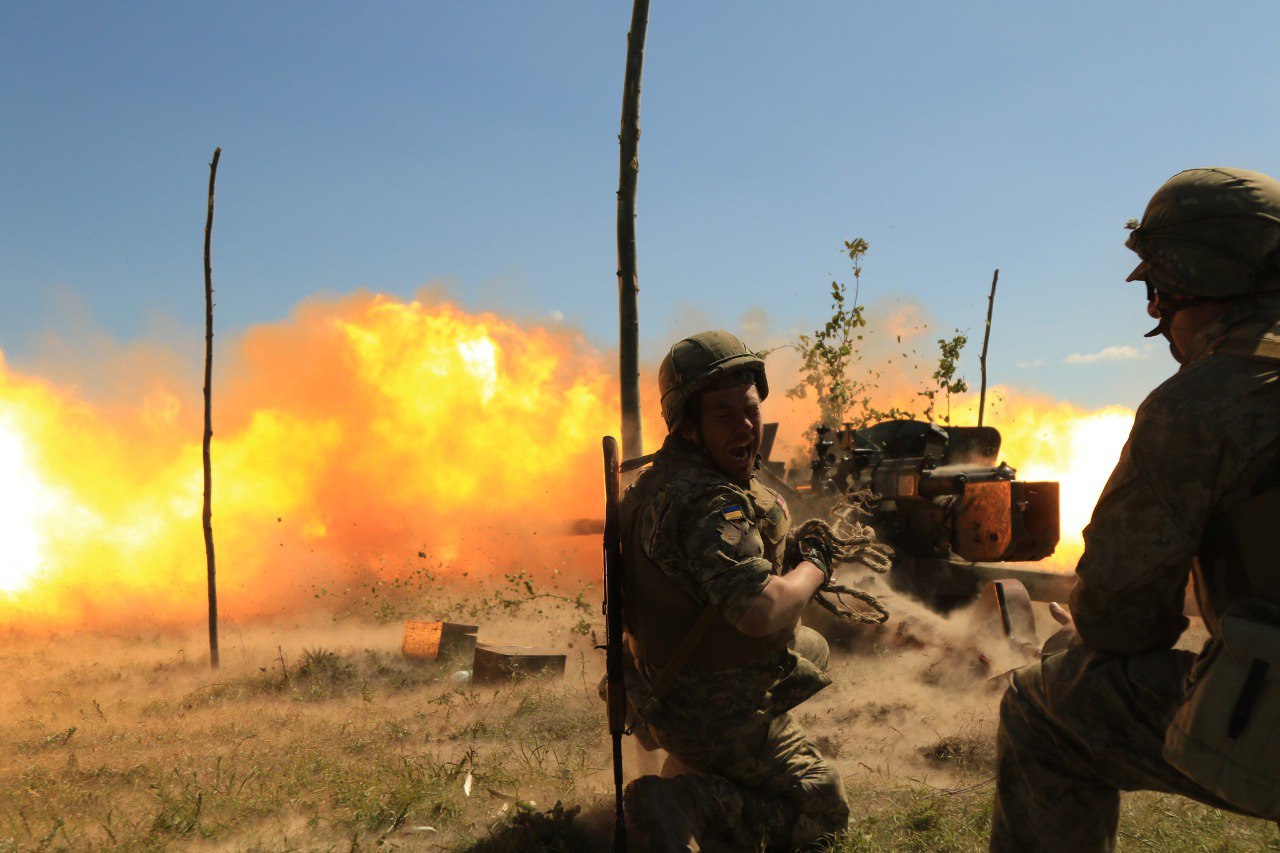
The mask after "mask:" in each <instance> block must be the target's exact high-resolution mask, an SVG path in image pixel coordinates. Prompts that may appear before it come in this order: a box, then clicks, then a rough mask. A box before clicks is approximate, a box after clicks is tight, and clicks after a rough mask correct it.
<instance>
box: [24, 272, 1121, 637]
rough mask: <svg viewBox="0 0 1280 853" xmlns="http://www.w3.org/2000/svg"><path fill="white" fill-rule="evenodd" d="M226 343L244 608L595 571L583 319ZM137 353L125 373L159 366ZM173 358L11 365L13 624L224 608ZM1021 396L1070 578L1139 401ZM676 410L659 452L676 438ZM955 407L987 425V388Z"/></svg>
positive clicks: (418, 310) (601, 402) (351, 316)
mask: <svg viewBox="0 0 1280 853" xmlns="http://www.w3.org/2000/svg"><path fill="white" fill-rule="evenodd" d="M222 347H223V350H225V351H223V352H221V353H220V358H221V361H220V362H219V365H218V367H217V369H216V371H215V379H214V430H215V432H214V441H213V447H212V456H213V468H214V471H213V521H214V535H215V540H216V544H217V565H218V587H219V603H220V610H221V611H222V612H223V613H224V614H225V615H226V616H228V617H230V618H233V619H244V618H252V617H256V616H265V615H272V614H279V613H283V612H288V611H290V610H296V609H298V608H300V606H302V605H303V603H304V602H312V601H313V599H314V596H315V593H316V592H317V591H318V590H323V589H325V588H335V587H337V588H341V587H343V586H352V585H358V584H361V583H364V582H366V581H368V580H369V579H371V578H382V579H392V578H396V577H404V576H406V575H407V574H408V573H409V572H411V571H413V569H414V568H415V567H419V566H422V565H423V564H422V563H421V562H420V561H421V560H424V559H425V560H426V561H428V562H427V564H426V565H428V566H429V567H430V569H431V571H433V572H436V573H439V574H440V575H442V576H445V577H448V578H450V579H453V580H456V581H457V582H459V583H463V582H469V583H477V584H484V583H485V582H486V581H489V580H492V579H494V578H497V577H500V575H501V574H502V573H506V572H514V571H530V572H533V573H535V574H536V573H540V572H541V573H546V572H548V571H550V570H557V571H563V572H565V573H566V574H567V575H569V576H571V577H575V578H582V579H588V578H594V574H595V572H596V571H598V566H599V542H598V541H597V540H596V539H595V538H594V537H571V536H564V535H559V534H560V533H561V532H562V531H563V530H564V529H565V525H564V522H565V521H566V520H569V519H575V518H583V517H587V518H592V517H599V515H600V510H601V469H600V451H599V440H600V437H601V436H602V435H605V434H608V433H612V434H615V435H616V434H617V430H618V426H617V424H618V415H617V413H618V398H617V380H616V376H615V373H614V369H613V360H612V358H611V357H609V356H608V354H605V353H601V352H599V351H597V350H595V349H594V348H592V347H591V346H590V345H589V344H588V343H587V342H586V341H585V339H584V338H583V336H582V335H581V334H580V333H578V332H574V331H572V330H567V329H565V328H563V327H561V326H558V325H553V326H539V325H534V324H527V323H516V322H515V321H513V320H511V319H507V318H503V317H499V316H497V315H493V314H470V313H467V312H465V311H462V310H461V309H459V308H457V307H455V306H453V305H451V304H448V303H442V302H428V301H426V300H422V301H412V302H403V301H398V300H395V299H392V298H389V297H386V296H378V295H372V294H368V293H360V294H356V295H352V296H348V297H345V298H341V299H330V300H311V301H308V302H305V303H303V304H302V305H301V306H300V307H299V308H298V309H297V310H296V311H295V312H294V314H293V316H292V317H290V318H289V319H288V320H286V321H284V322H281V323H276V324H270V325H264V326H259V327H255V328H253V329H251V330H249V331H248V332H247V333H246V334H244V335H243V336H242V337H241V338H239V339H237V340H235V341H233V342H231V343H230V344H227V343H224V344H222ZM151 355H152V356H154V353H151ZM154 360H155V359H154V358H152V359H151V361H154ZM124 361H125V362H127V364H125V365H124V366H123V367H122V368H121V369H120V371H119V372H120V373H123V374H129V375H130V376H133V375H134V374H137V373H139V372H142V373H146V372H147V371H146V370H145V369H143V370H141V371H140V370H139V367H138V365H139V364H140V363H148V362H146V360H145V359H141V358H138V357H136V355H135V356H134V357H131V358H128V359H124ZM774 369H775V368H774V366H773V365H772V363H771V370H774ZM777 369H778V370H779V372H780V373H782V374H785V373H787V372H789V371H788V370H787V369H786V368H785V366H783V365H779V366H778V367H777ZM152 372H154V373H155V375H154V376H151V375H148V376H143V377H141V378H138V379H137V381H133V382H131V384H130V389H131V391H130V393H128V394H123V395H116V396H118V397H124V398H126V399H124V400H123V401H122V400H120V399H112V400H110V401H108V402H107V403H100V402H99V403H90V402H87V401H86V400H85V399H84V398H83V395H82V394H80V393H79V392H78V391H77V389H76V388H75V387H73V386H68V385H65V384H54V383H52V382H50V381H48V380H45V379H42V378H39V377H36V376H30V375H24V374H22V373H20V372H19V371H17V370H14V369H12V368H10V367H9V366H7V365H6V364H5V362H4V361H3V359H2V358H0V626H5V625H7V626H18V625H21V626H26V627H42V628H72V627H84V626H94V625H98V626H104V625H105V626H118V625H136V624H184V623H191V622H196V621H198V620H200V619H201V618H202V617H203V614H204V608H205V607H206V601H205V554H204V544H203V538H202V532H201V522H200V507H201V490H202V477H201V462H200V454H201V447H200V436H201V424H202V418H203V412H202V405H203V400H202V399H201V396H200V388H199V382H198V381H195V382H191V381H189V380H188V381H183V380H180V379H179V378H175V377H173V376H170V375H168V374H166V373H165V372H164V371H162V370H160V369H159V368H158V367H157V368H156V369H155V370H154V371H152ZM192 372H194V371H192ZM792 381H794V380H792ZM648 382H649V384H651V379H650V380H648ZM775 384H776V385H777V386H778V387H787V386H788V385H789V384H790V382H788V381H787V379H786V378H785V376H780V377H779V379H777V380H775ZM1000 393H1001V394H1002V395H1003V397H1004V398H1005V401H1004V402H1003V403H1002V404H1001V407H1000V411H999V412H998V413H994V412H993V413H989V418H988V422H990V423H992V424H993V425H994V426H996V427H998V428H999V429H1000V430H1001V433H1002V435H1003V436H1004V448H1003V450H1002V456H1003V458H1005V459H1006V460H1008V461H1009V463H1010V464H1012V465H1014V466H1016V467H1017V468H1018V476H1019V478H1021V479H1027V480H1035V479H1053V480H1059V481H1060V482H1061V483H1062V492H1061V495H1062V531H1063V541H1062V543H1061V544H1060V546H1059V548H1058V552H1057V554H1055V556H1054V557H1053V558H1051V560H1049V561H1046V562H1045V564H1044V565H1045V567H1046V568H1049V567H1053V568H1058V569H1063V570H1070V569H1071V568H1072V567H1073V566H1074V564H1075V560H1076V559H1077V558H1078V556H1079V554H1080V550H1081V547H1082V546H1081V541H1080V536H1079V531H1080V529H1081V528H1082V527H1083V526H1084V524H1085V523H1086V522H1087V521H1088V517H1089V513H1090V511H1091V509H1092V506H1093V503H1094V501H1095V500H1096V498H1097V495H1098V492H1099V491H1100V490H1101V488H1102V485H1103V483H1104V482H1105V480H1106V477H1107V475H1108V473H1109V472H1110V470H1111V468H1112V466H1113V465H1114V464H1115V460H1116V457H1117V456H1118V454H1119V451H1120V447H1121V445H1122V444H1123V441H1124V438H1125V435H1126V434H1127V432H1128V429H1129V425H1130V424H1131V422H1132V413H1131V412H1129V411H1128V410H1126V409H1123V408H1120V407H1110V408H1106V409H1102V410H1099V411H1092V412H1090V411H1083V410H1080V409H1078V408H1075V407H1073V406H1071V405H1069V404H1067V403H1058V402H1053V401H1050V400H1046V399H1042V398H1036V397H1033V396H1028V395H1024V394H1015V393H1013V392H1011V391H1008V390H1003V391H1001V392H1000ZM779 398H781V395H779ZM769 405H770V407H771V408H770V410H769V411H767V412H766V415H767V416H769V418H770V419H773V418H776V417H779V416H781V417H782V419H783V421H784V423H783V427H782V430H783V434H784V435H783V441H784V442H785V441H787V440H789V439H790V438H791V437H792V436H791V435H790V433H792V432H794V434H795V435H794V437H796V438H798V437H799V435H800V434H801V432H802V431H803V428H802V427H795V423H793V422H794V421H796V418H797V417H799V416H795V415H791V416H789V415H788V414H787V413H786V411H785V406H784V405H780V404H778V403H777V402H775V401H774V400H771V401H770V403H769ZM649 408H650V409H652V408H653V407H649ZM654 414H655V413H653V412H649V415H650V418H651V419H650V420H648V421H646V424H645V433H646V435H647V436H648V438H649V442H648V444H649V446H650V447H653V446H655V445H656V444H657V438H658V437H660V436H661V435H663V434H664V432H665V431H664V430H663V429H662V426H661V423H660V422H659V421H657V419H656V418H655V417H653V416H654ZM951 414H952V419H953V422H955V423H974V422H976V405H975V400H974V399H973V395H968V396H967V397H965V398H963V399H957V400H955V401H952V409H951ZM804 416H805V417H809V418H811V413H806V414H805V415H804ZM415 561H419V562H415Z"/></svg>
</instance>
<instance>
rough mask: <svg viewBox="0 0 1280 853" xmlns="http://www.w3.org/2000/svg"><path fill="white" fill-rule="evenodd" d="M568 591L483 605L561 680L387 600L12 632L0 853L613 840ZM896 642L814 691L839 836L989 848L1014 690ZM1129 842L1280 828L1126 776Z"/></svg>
mask: <svg viewBox="0 0 1280 853" xmlns="http://www.w3.org/2000/svg"><path fill="white" fill-rule="evenodd" d="M565 599H567V600H562V599H559V598H542V599H538V600H537V601H532V600H530V601H529V602H528V603H529V606H528V607H510V606H508V605H507V604H504V603H502V601H497V602H491V603H490V605H488V606H487V608H488V609H487V610H486V609H482V610H479V611H477V615H478V621H480V622H481V624H482V629H481V632H482V634H483V635H485V637H486V638H488V639H492V640H493V641H495V642H517V643H521V644H526V645H546V646H551V647H555V648H559V649H562V650H565V651H567V652H568V655H569V657H568V660H569V667H568V671H567V674H566V677H565V678H563V679H557V680H549V681H524V682H514V683H510V684H504V685H500V686H472V685H470V684H466V683H461V682H459V681H457V680H455V677H454V676H455V673H456V667H455V666H450V665H442V666H420V665H416V664H413V663H410V662H408V661H406V660H405V659H403V658H402V657H401V656H400V654H399V651H398V649H399V641H400V625H399V623H398V622H394V623H382V624H380V623H378V622H376V621H369V616H370V615H371V614H370V613H368V612H366V613H363V614H355V615H347V616H344V617H343V618H342V619H341V620H340V621H337V622H326V623H321V624H315V625H310V626H308V625H292V626H280V625H274V626H271V625H260V626H252V627H246V628H244V629H243V633H240V632H237V631H236V630H235V629H234V628H233V629H231V630H230V631H229V632H224V647H223V660H224V666H223V668H222V670H221V671H219V672H218V673H211V672H210V671H209V670H208V668H207V665H206V664H205V663H204V662H203V660H202V657H203V656H202V655H201V654H200V653H198V652H196V651H195V650H196V649H200V648H202V645H203V637H202V635H201V634H200V633H199V632H192V634H190V635H189V636H178V635H172V634H157V635H150V636H130V637H104V636H88V635H85V636H73V637H45V638H38V639H33V638H18V637H10V638H8V639H7V640H6V641H4V642H2V643H0V667H3V671H4V672H5V673H6V679H7V683H8V685H9V688H10V689H9V690H8V691H6V692H5V693H4V694H0V851H5V850H85V849H122V850H152V849H155V850H159V849H195V850H214V849H217V850H224V849H235V850H344V851H345V850H353V849H357V850H359V849H375V848H378V849H392V848H394V849H402V850H437V849H444V850H455V849H471V850H475V851H488V853H501V851H517V850H518V851H531V850H563V851H587V850H593V849H603V844H604V842H603V841H602V840H601V838H600V837H599V836H593V835H592V834H591V831H590V830H589V829H588V828H587V824H586V823H584V822H583V821H582V820H581V819H575V810H576V809H578V808H583V809H585V811H587V812H592V811H593V809H594V810H598V809H599V807H600V806H602V804H603V803H604V802H605V801H606V798H607V796H608V784H609V775H608V771H607V762H608V745H607V736H606V733H605V731H604V725H603V714H602V709H601V706H600V704H599V700H598V699H597V697H596V683H597V681H598V678H599V675H600V661H599V657H598V655H597V653H595V652H594V651H591V649H590V645H591V643H590V641H589V640H588V639H586V638H584V637H583V636H581V634H580V633H577V632H576V631H575V630H574V627H575V625H577V624H578V623H579V622H580V621H581V619H582V618H583V612H582V611H581V609H580V608H578V607H577V606H575V605H574V604H573V601H572V599H573V596H566V597H565ZM536 608H540V609H541V612H534V611H535V609H536ZM438 612H440V611H435V613H438ZM419 613H420V614H421V615H422V616H424V617H425V616H428V615H435V614H434V613H432V612H429V611H425V610H423V611H419ZM373 615H376V614H373ZM396 615H397V616H398V615H401V613H400V611H399V610H397V612H396ZM415 615H417V614H415ZM874 640H875V638H870V639H865V640H864V641H862V642H858V643H854V644H853V648H852V649H851V650H849V651H847V652H845V653H842V654H838V655H837V658H836V661H835V663H834V665H833V668H834V670H835V672H834V675H835V677H836V682H837V683H836V685H834V686H833V687H832V688H830V689H828V690H826V691H824V692H823V693H822V694H820V695H819V696H818V697H816V698H815V700H813V701H812V702H810V703H808V704H806V705H805V706H804V707H803V709H802V711H803V714H802V719H803V721H804V722H805V723H806V725H807V726H808V727H809V729H810V730H811V732H812V733H813V734H814V736H815V737H816V738H818V739H820V741H821V742H822V744H823V746H824V748H826V749H827V751H828V754H830V755H831V756H832V757H833V761H834V762H835V763H836V765H837V767H838V768H839V769H840V770H841V772H842V773H843V774H844V776H845V779H846V783H847V786H848V788H849V792H850V797H851V800H852V803H853V812H854V815H855V817H854V821H853V825H852V827H851V830H850V832H849V834H848V836H847V837H846V838H845V839H844V840H843V841H842V842H841V844H840V846H839V848H838V849H839V850H844V851H853V850H981V849H985V844H986V833H987V827H988V825H989V821H990V801H991V778H992V775H993V770H992V761H993V755H992V749H991V743H992V736H993V733H994V717H993V714H994V707H995V702H996V699H997V691H996V690H994V689H992V688H987V687H986V686H984V682H983V681H982V677H981V676H980V675H978V674H974V672H970V668H969V667H967V666H966V665H965V664H964V662H963V661H961V662H959V663H957V662H956V660H955V658H954V656H955V655H956V652H955V651H954V650H953V651H952V652H950V653H938V652H931V651H930V650H929V649H928V648H923V649H921V648H894V649H890V648H887V647H885V646H882V645H878V644H877V643H876V642H875V641H874ZM570 644H572V645H570ZM940 665H941V666H945V667H947V668H948V669H949V670H951V671H952V672H951V674H950V675H949V676H948V677H947V678H941V679H939V678H937V677H935V676H936V673H937V670H938V668H939V666H940ZM632 766H633V767H634V762H633V764H632ZM468 779H470V780H471V781H470V786H469V795H468V793H467V791H466V790H464V787H466V783H467V780H468ZM557 801H560V802H563V804H564V806H563V807H560V808H557V807H555V805H554V804H555V803H557ZM579 818H580V816H579ZM1121 845H1122V847H1124V848H1127V849H1134V850H1138V849H1156V850H1210V849H1212V850H1246V849H1275V848H1277V847H1278V846H1280V844H1278V842H1277V837H1276V832H1275V828H1274V826H1272V825H1270V824H1264V823H1262V822H1260V821H1252V820H1247V819H1244V818H1238V817H1234V816H1230V815H1224V814H1222V813H1219V812H1216V811H1214V810H1212V809H1207V808H1205V807H1203V806H1199V805H1197V804H1194V803H1188V802H1186V801H1182V800H1179V799H1177V798H1173V797H1164V796H1159V795H1151V794H1139V795H1134V796H1130V797H1126V799H1125V811H1124V817H1123V823H1122V836H1121Z"/></svg>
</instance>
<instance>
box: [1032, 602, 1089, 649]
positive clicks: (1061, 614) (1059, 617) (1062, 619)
mask: <svg viewBox="0 0 1280 853" xmlns="http://www.w3.org/2000/svg"><path fill="white" fill-rule="evenodd" d="M1049 615H1050V616H1052V617H1053V618H1054V619H1055V620H1056V621H1057V623H1058V624H1059V625H1061V626H1062V627H1061V628H1059V629H1058V632H1057V633H1056V634H1054V635H1053V636H1052V637H1050V638H1049V639H1047V640H1045V641H1044V645H1043V646H1041V647H1040V655H1041V656H1042V657H1043V656H1044V655H1050V654H1053V653H1054V652H1059V651H1062V650H1063V649H1065V648H1069V647H1071V646H1074V645H1075V644H1076V637H1077V636H1079V635H1078V634H1077V633H1076V623H1075V620H1073V619H1072V618H1071V613H1070V611H1068V610H1067V608H1065V607H1063V606H1062V605H1061V604H1059V603H1058V602H1056V601H1051V602H1049Z"/></svg>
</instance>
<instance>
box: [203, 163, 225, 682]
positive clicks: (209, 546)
mask: <svg viewBox="0 0 1280 853" xmlns="http://www.w3.org/2000/svg"><path fill="white" fill-rule="evenodd" d="M221 156H222V149H221V148H215V149H213V162H211V163H210V164H209V215H208V217H207V218H206V219H205V223H204V511H203V512H202V513H201V519H202V520H203V522H204V554H205V563H206V566H207V569H208V577H209V664H210V666H212V667H213V668H214V669H217V668H218V583H217V570H216V569H215V567H214V560H213V469H212V466H211V464H210V457H209V445H210V444H211V443H212V442H213V396H212V385H213V266H212V265H211V263H210V261H209V244H210V241H211V240H212V238H213V184H214V181H215V180H217V177H218V158H219V157H221Z"/></svg>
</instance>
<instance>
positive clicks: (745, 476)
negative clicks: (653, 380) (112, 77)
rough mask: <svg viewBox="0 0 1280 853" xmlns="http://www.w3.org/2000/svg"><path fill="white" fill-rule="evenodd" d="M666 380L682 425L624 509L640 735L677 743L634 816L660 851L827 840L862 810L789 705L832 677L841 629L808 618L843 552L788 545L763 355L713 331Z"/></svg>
mask: <svg viewBox="0 0 1280 853" xmlns="http://www.w3.org/2000/svg"><path fill="white" fill-rule="evenodd" d="M658 385H659V389H660V391H661V394H662V415H663V419H664V420H665V421H666V423H667V428H668V430H669V433H668V435H667V438H666V441H665V442H664V443H663V446H662V449H661V450H659V451H658V453H657V454H656V455H655V458H654V462H653V467H652V468H651V469H649V470H647V471H645V472H643V473H642V474H641V475H640V477H639V478H638V479H637V480H636V482H635V483H634V484H633V485H632V486H631V487H630V488H629V489H628V490H627V492H626V493H625V495H624V496H623V500H622V505H621V513H620V515H621V531H622V547H623V562H624V565H625V596H626V598H625V601H626V606H625V610H626V629H627V643H628V649H629V652H630V656H631V658H632V664H633V665H632V667H631V668H630V671H629V673H628V679H627V693H628V697H629V700H630V702H631V705H632V707H633V709H635V713H636V714H637V716H638V724H637V726H636V733H637V735H639V736H640V738H641V740H642V742H644V743H647V745H648V746H650V747H653V746H654V745H660V746H661V747H663V748H664V749H666V750H667V752H668V753H669V756H670V757H669V759H668V762H667V765H666V766H665V767H664V770H663V775H662V777H658V776H644V777H641V778H639V779H637V780H635V781H634V782H632V783H631V785H629V786H628V788H627V791H626V803H627V808H628V825H629V826H630V828H631V829H630V831H631V833H632V836H633V838H635V839H636V841H637V842H638V846H639V848H640V849H646V850H664V851H665V850H696V849H699V848H698V847H697V846H693V845H694V842H697V843H699V844H701V845H703V846H704V847H705V846H706V844H707V842H708V841H709V840H713V843H714V841H722V842H732V843H734V844H740V845H744V846H746V847H747V848H748V849H751V850H757V849H760V847H761V845H762V844H763V845H765V846H766V847H767V849H770V850H774V849H777V850H793V849H798V848H801V847H803V846H805V845H808V844H812V843H818V842H819V841H820V840H821V839H823V838H825V837H828V836H831V835H833V834H835V833H838V832H840V831H842V830H843V829H844V828H845V826H846V824H847V822H848V817H849V808H848V805H847V804H846V802H845V796H844V786H843V783H842V782H841V780H840V775H839V774H838V773H837V772H836V771H835V769H833V768H832V767H831V765H829V764H828V763H827V762H826V761H825V760H824V759H823V757H822V755H821V754H820V753H819V752H818V749H817V748H816V747H815V746H814V745H813V744H812V743H811V742H810V741H809V739H808V738H807V737H806V736H805V734H804V732H803V731H801V729H800V726H799V725H798V724H797V723H796V722H795V720H794V719H793V718H792V717H791V715H790V714H789V713H788V711H789V710H790V709H791V708H793V707H795V706H796V705H798V704H800V703H801V702H803V701H804V700H805V699H807V698H808V697H810V696H812V695H813V694H815V693H817V692H818V691H819V690H821V689H822V688H823V687H825V686H826V685H827V684H829V683H830V679H828V678H827V677H826V675H825V674H824V673H823V671H822V670H824V669H825V668H826V663H827V653H828V650H827V646H826V642H825V641H824V640H823V639H822V638H821V637H820V636H819V635H818V634H816V633H815V632H813V631H812V630H810V629H807V628H801V627H800V625H799V618H800V611H801V609H802V608H803V607H804V605H805V603H806V602H808V601H809V599H810V598H812V597H813V595H814V593H815V591H816V590H818V588H819V587H820V586H822V585H823V584H824V582H826V581H828V580H830V577H831V568H832V562H833V560H832V557H833V555H832V554H831V553H830V550H829V547H827V546H824V545H823V543H822V542H820V541H816V540H809V539H806V540H805V541H802V542H798V543H797V542H792V543H790V546H789V547H788V543H787V532H788V529H789V528H790V524H791V522H790V516H789V513H788V510H787V505H786V502H785V501H784V499H783V498H782V497H780V496H779V495H777V494H776V493H774V492H773V491H771V490H770V489H768V488H767V487H766V486H764V485H763V484H762V483H761V482H760V481H759V480H758V479H756V477H755V471H756V466H757V464H758V452H759V450H760V442H761V436H762V424H761V419H760V403H761V401H762V400H764V398H765V397H767V396H768V394H769V384H768V381H767V379H766V377H765V370H764V361H763V359H762V358H761V357H760V356H759V355H757V354H756V353H754V352H751V351H750V350H749V349H747V347H746V346H745V345H744V344H743V343H742V342H741V341H740V340H738V339H737V338H736V337H734V336H733V335H731V334H729V333H728V332H704V333H702V334H699V335H694V336H693V337H691V338H686V339H685V340H682V341H680V342H679V343H677V344H676V345H675V346H673V347H672V348H671V351H670V352H669V353H668V354H667V356H666V358H665V359H664V360H663V362H662V365H661V368H660V370H659V373H658ZM676 774H679V775H676Z"/></svg>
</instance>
